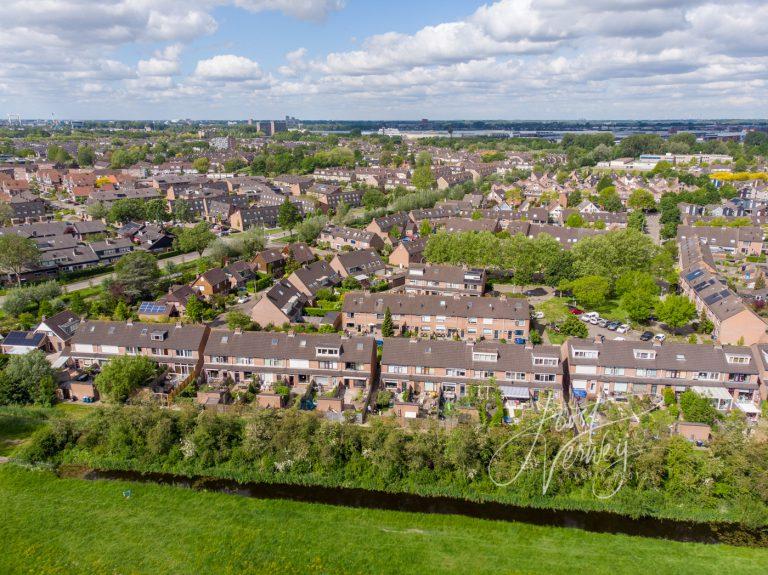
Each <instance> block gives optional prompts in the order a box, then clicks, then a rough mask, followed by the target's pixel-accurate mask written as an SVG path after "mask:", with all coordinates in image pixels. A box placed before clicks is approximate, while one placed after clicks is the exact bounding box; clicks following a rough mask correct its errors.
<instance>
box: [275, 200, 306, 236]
mask: <svg viewBox="0 0 768 575" xmlns="http://www.w3.org/2000/svg"><path fill="white" fill-rule="evenodd" d="M301 219H302V217H301V212H300V211H299V208H298V207H297V206H296V204H294V203H293V202H292V201H291V200H290V199H288V197H287V196H286V198H285V200H284V201H283V203H282V204H281V205H280V209H279V211H278V213H277V224H278V225H279V226H280V227H281V228H283V229H288V230H289V231H290V232H291V234H293V229H294V228H295V227H296V224H298V223H299V222H301Z"/></svg>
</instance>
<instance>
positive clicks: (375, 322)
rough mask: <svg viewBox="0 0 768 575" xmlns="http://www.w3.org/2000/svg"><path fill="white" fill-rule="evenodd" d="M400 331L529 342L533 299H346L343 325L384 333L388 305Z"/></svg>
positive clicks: (380, 296)
mask: <svg viewBox="0 0 768 575" xmlns="http://www.w3.org/2000/svg"><path fill="white" fill-rule="evenodd" d="M387 308H389V311H390V313H391V314H392V323H393V325H394V327H395V329H396V330H397V331H399V332H403V333H404V332H410V333H412V334H414V335H417V336H420V337H430V336H432V335H435V336H438V337H446V338H452V337H454V336H457V337H460V338H462V339H468V340H477V339H481V338H484V339H504V340H507V341H509V342H514V343H518V344H524V343H526V342H527V341H528V335H529V333H530V324H531V317H530V305H529V304H528V301H527V300H524V299H519V298H509V299H508V298H506V297H504V296H502V297H484V298H475V297H461V296H437V295H415V294H396V293H373V294H371V293H364V292H349V293H347V295H346V297H345V298H344V304H343V305H342V326H343V328H344V329H345V330H346V331H348V332H352V333H376V334H379V333H381V324H382V322H383V321H384V315H385V313H386V309H387Z"/></svg>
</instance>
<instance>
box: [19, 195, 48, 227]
mask: <svg viewBox="0 0 768 575" xmlns="http://www.w3.org/2000/svg"><path fill="white" fill-rule="evenodd" d="M9 205H10V207H11V211H12V212H13V215H12V216H11V223H13V224H27V223H32V222H44V221H47V220H50V219H52V218H53V213H52V212H51V211H50V209H49V204H48V202H46V201H43V200H41V199H39V198H35V199H33V200H26V199H22V198H21V197H15V198H11V201H10V203H9Z"/></svg>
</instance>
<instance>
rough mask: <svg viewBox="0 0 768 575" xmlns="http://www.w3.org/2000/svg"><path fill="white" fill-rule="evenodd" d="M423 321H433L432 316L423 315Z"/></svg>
mask: <svg viewBox="0 0 768 575" xmlns="http://www.w3.org/2000/svg"><path fill="white" fill-rule="evenodd" d="M421 321H423V322H429V321H432V316H431V315H423V316H421Z"/></svg>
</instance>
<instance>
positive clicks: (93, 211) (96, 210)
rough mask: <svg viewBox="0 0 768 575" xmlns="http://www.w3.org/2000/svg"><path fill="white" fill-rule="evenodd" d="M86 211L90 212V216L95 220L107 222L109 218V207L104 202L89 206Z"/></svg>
mask: <svg viewBox="0 0 768 575" xmlns="http://www.w3.org/2000/svg"><path fill="white" fill-rule="evenodd" d="M85 211H86V212H88V215H89V216H91V218H92V219H94V220H105V219H107V217H109V210H108V209H107V206H105V205H104V202H94V203H92V204H89V205H88V207H87V208H86V209H85Z"/></svg>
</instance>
